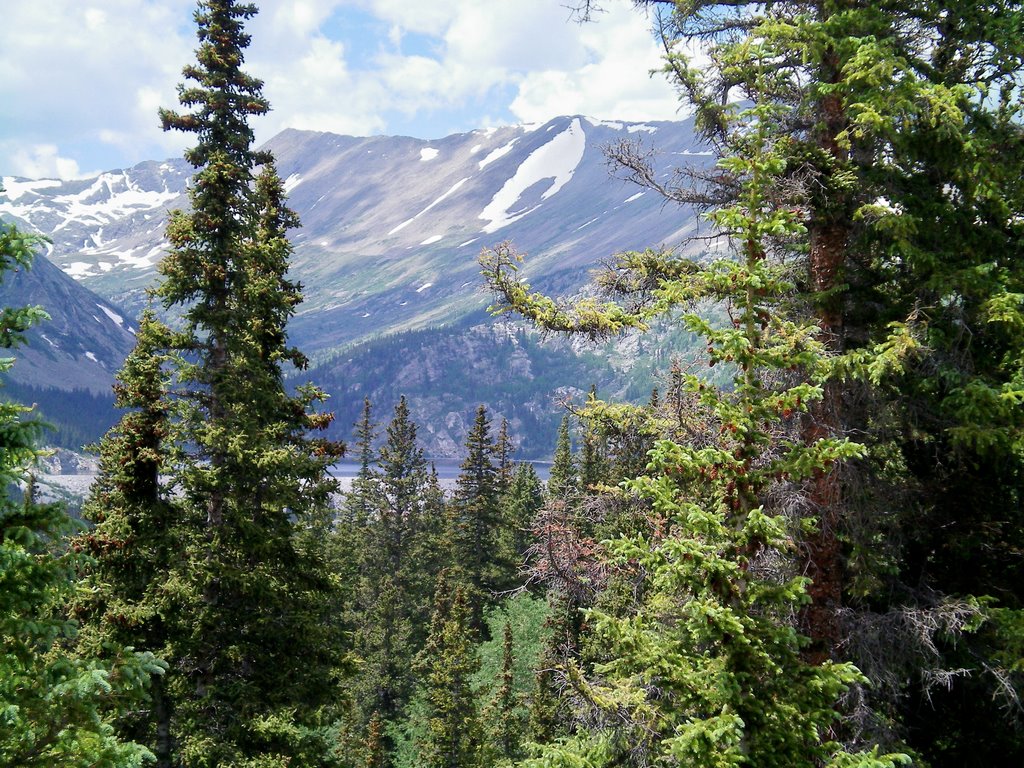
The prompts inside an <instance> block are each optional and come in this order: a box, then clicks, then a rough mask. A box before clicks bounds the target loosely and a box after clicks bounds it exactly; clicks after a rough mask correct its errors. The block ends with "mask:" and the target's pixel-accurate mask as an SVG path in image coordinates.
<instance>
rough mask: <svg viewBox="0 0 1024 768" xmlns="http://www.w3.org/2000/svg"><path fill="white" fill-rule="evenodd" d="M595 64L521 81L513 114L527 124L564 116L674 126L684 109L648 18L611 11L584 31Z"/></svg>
mask: <svg viewBox="0 0 1024 768" xmlns="http://www.w3.org/2000/svg"><path fill="white" fill-rule="evenodd" d="M580 42H581V44H582V45H583V46H584V48H586V50H587V51H588V52H589V53H590V54H591V60H590V61H589V62H588V63H586V64H585V65H583V66H581V67H577V68H574V69H569V68H564V69H554V68H547V69H538V70H535V71H531V72H529V73H527V74H526V76H525V77H524V78H523V79H522V80H521V81H520V83H519V89H518V94H517V96H516V98H515V99H514V100H513V102H512V104H511V105H510V107H509V108H510V109H511V111H512V112H513V113H514V114H515V115H516V117H518V118H519V119H521V120H523V121H525V122H540V121H543V120H547V119H549V118H551V117H553V116H555V115H560V114H585V115H591V116H593V117H599V118H611V119H619V120H672V119H675V118H677V117H678V116H679V115H678V108H679V103H678V101H677V99H676V97H675V94H674V93H673V91H672V88H671V86H670V85H669V84H668V83H667V82H666V81H665V79H664V77H663V76H662V75H661V74H660V73H656V74H655V75H654V76H653V77H651V76H649V75H648V73H650V72H651V71H652V70H657V69H660V68H661V65H662V60H661V50H660V49H659V47H658V46H657V44H656V43H655V42H654V41H653V40H652V37H651V33H650V24H649V22H648V20H647V19H646V18H644V17H643V16H642V15H641V14H638V13H636V12H634V11H632V10H630V9H629V8H627V7H625V6H622V5H618V6H614V7H609V8H608V10H607V13H605V14H601V15H600V16H598V17H597V21H595V22H593V23H590V24H586V25H584V26H583V28H582V29H581V30H580Z"/></svg>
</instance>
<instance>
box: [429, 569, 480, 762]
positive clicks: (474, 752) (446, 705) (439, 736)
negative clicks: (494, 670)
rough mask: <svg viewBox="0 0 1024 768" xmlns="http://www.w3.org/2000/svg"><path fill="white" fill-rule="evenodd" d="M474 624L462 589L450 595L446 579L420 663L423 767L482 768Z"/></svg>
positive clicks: (440, 587) (442, 581)
mask: <svg viewBox="0 0 1024 768" xmlns="http://www.w3.org/2000/svg"><path fill="white" fill-rule="evenodd" d="M471 621H472V616H471V611H470V606H469V601H468V600H467V599H466V592H465V590H464V588H463V586H462V585H461V584H456V585H455V587H454V589H449V586H448V583H447V581H446V580H445V579H444V578H443V577H442V578H441V579H440V580H439V581H438V586H437V593H436V595H435V598H434V611H433V614H432V615H431V619H430V634H429V635H428V637H427V644H426V646H425V647H424V649H423V653H422V654H421V657H420V665H421V668H422V670H423V683H422V685H423V691H424V702H425V704H426V715H427V720H426V729H425V731H426V732H425V734H424V737H423V741H422V742H421V743H420V745H419V747H420V763H419V764H420V765H422V766H425V768H474V767H475V766H478V765H480V738H481V733H480V721H479V716H478V707H477V702H476V695H475V692H474V691H473V689H472V679H473V675H474V673H475V672H476V670H477V667H478V665H479V662H478V660H477V657H476V648H475V645H476V643H475V639H476V633H475V631H474V630H473V627H472V624H471Z"/></svg>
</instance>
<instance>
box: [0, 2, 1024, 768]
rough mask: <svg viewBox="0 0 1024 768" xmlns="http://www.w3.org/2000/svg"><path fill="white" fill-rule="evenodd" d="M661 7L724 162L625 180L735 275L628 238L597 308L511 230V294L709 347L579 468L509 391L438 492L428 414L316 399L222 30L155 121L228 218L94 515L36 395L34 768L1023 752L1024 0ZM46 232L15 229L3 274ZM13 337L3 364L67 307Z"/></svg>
mask: <svg viewBox="0 0 1024 768" xmlns="http://www.w3.org/2000/svg"><path fill="white" fill-rule="evenodd" d="M553 1H554V0H553ZM633 4H634V5H635V6H637V7H638V8H637V10H638V11H644V10H647V11H653V12H654V15H653V18H655V19H656V20H657V22H658V25H659V26H658V32H659V33H660V36H661V39H662V40H663V43H664V52H665V56H664V71H663V72H661V73H657V74H656V75H655V76H657V77H667V78H669V79H670V81H671V82H672V83H673V84H674V86H675V87H676V89H677V92H678V96H679V99H680V103H681V106H682V107H685V109H687V110H689V111H691V112H693V113H694V114H695V115H696V119H697V126H698V129H699V132H700V136H701V138H702V140H703V141H704V142H706V143H707V145H708V146H710V147H712V148H713V150H714V153H715V157H716V162H715V163H714V164H713V165H710V166H702V167H700V168H690V169H688V168H682V169H680V170H679V171H678V173H676V174H675V175H674V176H671V177H668V178H666V177H664V176H662V175H660V174H655V173H654V172H653V170H652V166H651V162H650V158H649V157H648V156H647V155H645V154H644V153H643V152H640V151H638V150H637V148H636V147H635V146H634V145H630V144H626V143H624V144H621V145H617V146H611V147H608V149H607V152H608V156H609V160H610V162H612V163H614V164H615V165H616V167H617V168H618V169H619V173H620V175H625V176H626V177H628V178H629V179H630V180H631V181H632V182H633V183H635V184H636V185H638V186H639V187H640V188H642V189H645V190H647V191H649V192H652V193H656V194H659V195H661V196H663V197H664V198H665V201H666V206H667V208H666V211H667V213H668V215H671V212H672V211H673V210H674V209H675V208H676V207H683V208H689V209H696V210H697V211H699V212H700V215H701V218H702V222H703V223H702V226H701V230H700V234H701V237H703V238H705V240H706V241H707V243H708V244H709V245H710V244H711V243H712V241H714V242H715V243H717V244H718V246H719V247H716V248H711V247H708V248H706V249H703V250H701V249H698V250H697V251H694V250H693V249H692V248H691V249H690V250H688V251H687V253H698V255H696V256H689V255H688V256H684V255H682V254H681V251H680V250H679V249H678V248H660V247H657V245H656V244H653V243H652V244H651V247H650V248H649V249H648V250H643V251H635V252H625V253H617V254H600V256H601V257H604V259H605V260H604V261H603V262H601V263H595V264H594V267H595V271H594V273H593V283H594V284H593V287H592V289H590V290H588V291H585V292H584V293H583V294H580V295H578V296H576V297H574V298H560V297H549V296H546V295H544V294H543V293H541V292H538V291H535V290H534V289H532V288H531V287H530V284H529V282H528V281H529V273H530V260H531V256H530V255H529V254H524V253H521V252H520V251H519V250H518V249H517V247H516V244H515V243H514V242H508V241H506V242H500V243H491V244H490V245H489V246H488V247H486V248H484V249H483V250H482V252H481V253H480V255H479V268H480V272H481V278H480V284H481V286H482V287H485V288H486V289H489V291H490V293H491V297H492V298H491V307H490V311H491V313H492V314H494V315H504V316H506V317H513V318H516V319H517V320H518V321H519V322H521V323H523V324H524V325H525V324H532V325H533V326H535V327H537V328H539V329H542V330H543V331H544V332H546V333H550V334H554V335H559V336H568V337H579V338H580V339H582V340H605V339H609V338H611V337H615V336H618V335H620V334H643V333H645V331H647V330H648V329H649V328H650V327H652V324H655V323H663V324H664V323H669V324H672V325H674V326H676V327H678V328H680V329H684V330H685V331H686V332H688V333H691V334H694V335H695V336H696V337H698V338H699V339H700V346H699V350H700V355H699V356H698V359H697V360H696V361H694V360H689V361H682V360H678V361H676V362H675V363H672V364H668V365H666V368H665V370H664V371H661V372H660V375H659V381H660V382H661V383H660V384H659V386H658V387H657V388H656V389H655V390H654V391H652V392H651V393H650V396H649V398H646V400H645V401H638V402H636V403H625V402H615V401H611V400H604V399H602V397H601V393H600V392H599V391H597V390H596V389H593V388H592V389H591V390H590V394H589V396H587V397H585V398H578V399H577V400H576V401H573V402H570V403H568V404H567V406H566V408H565V416H564V418H563V420H562V422H561V428H560V430H559V433H558V440H557V444H556V445H553V446H551V448H550V454H551V455H552V456H553V463H552V466H551V472H550V477H549V478H547V479H546V480H542V479H541V477H539V476H538V474H537V472H536V471H535V468H534V466H533V465H532V464H531V463H528V462H522V461H517V458H516V446H515V441H514V439H513V436H512V435H511V434H510V432H509V426H508V424H507V423H506V422H503V421H502V420H501V419H499V418H496V417H495V416H494V415H493V414H491V413H489V412H488V410H487V409H486V408H485V407H484V406H480V408H479V409H478V410H477V412H476V418H475V421H474V422H473V425H472V428H471V429H470V430H469V432H468V436H467V438H466V441H465V446H464V457H465V458H464V460H463V462H462V464H461V469H460V470H459V474H458V479H457V481H456V482H455V484H454V486H451V487H444V486H443V485H442V483H441V482H440V480H439V478H438V474H437V472H436V470H435V469H434V467H433V466H432V464H431V463H430V462H429V461H428V459H427V457H426V456H425V455H424V451H423V448H422V447H421V444H420V442H419V441H418V439H417V430H418V425H417V424H416V423H414V421H413V419H412V418H411V416H410V409H409V404H408V402H407V400H406V398H404V397H403V398H401V399H399V400H398V402H388V403H383V402H370V400H368V399H367V400H363V401H362V410H361V415H360V417H359V419H358V421H357V423H356V424H355V425H354V426H353V430H352V433H351V434H352V438H351V439H350V440H349V441H347V444H346V445H342V444H341V443H339V442H337V441H335V440H333V439H332V438H329V437H327V436H326V433H325V429H326V428H327V426H328V425H329V424H330V423H331V421H332V419H333V416H332V413H331V410H330V406H329V404H328V403H327V402H326V399H327V393H325V392H324V391H323V390H321V389H320V388H318V386H317V385H316V382H312V383H304V384H302V385H301V386H293V385H292V384H291V383H290V382H292V381H294V379H295V377H296V376H298V373H299V372H301V371H303V370H305V369H306V367H307V365H308V360H307V358H306V357H305V356H304V354H303V352H302V351H301V350H299V349H296V348H294V347H293V346H291V345H290V343H289V338H288V334H287V324H288V321H289V318H291V317H292V316H293V315H294V314H295V312H296V310H297V307H298V305H299V304H300V302H301V301H302V294H301V287H300V286H299V285H298V284H297V283H296V282H295V281H294V280H293V279H292V278H290V276H289V273H288V270H289V258H290V255H291V253H292V245H291V242H290V237H294V234H295V233H296V232H297V231H298V228H299V227H300V222H299V220H298V217H297V215H296V214H295V213H294V212H293V211H292V210H290V209H289V207H288V202H287V199H286V194H285V185H284V183H283V182H282V180H281V178H279V176H278V173H277V170H276V168H275V163H274V158H273V157H272V156H271V155H270V154H269V153H267V152H263V151H259V150H257V149H256V147H255V142H254V134H253V128H252V125H251V124H252V121H253V119H255V118H257V117H259V116H261V115H263V114H264V113H266V112H267V111H268V110H269V109H270V105H269V104H268V102H267V100H266V99H265V98H264V97H263V92H262V83H261V81H260V80H258V79H257V78H256V77H255V75H254V74H250V73H249V71H248V70H247V68H246V65H245V53H246V49H247V47H248V45H249V43H250V39H249V36H248V35H247V33H246V24H247V22H248V21H249V20H250V19H251V18H252V17H253V16H254V15H255V14H256V13H257V8H256V6H255V5H251V4H247V3H244V2H239V1H238V0H201V1H200V2H199V3H198V10H197V11H196V13H195V23H196V27H197V35H198V43H197V48H196V58H195V61H193V62H192V63H189V64H187V66H185V68H184V70H183V80H182V83H181V85H180V88H179V97H180V104H179V105H178V106H177V108H166V109H163V110H161V111H160V116H159V117H160V121H161V122H162V125H163V128H164V130H166V131H176V132H182V133H183V134H185V135H187V136H188V137H189V139H190V141H191V142H192V144H191V147H190V148H189V149H188V150H187V151H186V155H185V157H186V160H187V161H188V162H189V163H190V164H191V165H192V166H193V167H194V169H195V176H194V180H193V182H192V183H191V185H190V187H189V202H190V204H189V206H188V209H187V210H177V211H175V212H173V213H172V214H171V218H170V223H169V225H168V227H167V231H166V238H167V241H168V242H169V243H170V245H169V247H168V249H167V251H166V253H165V254H164V255H163V257H162V261H161V262H160V266H159V274H160V279H159V282H158V284H157V287H156V288H155V289H154V290H153V292H152V305H153V309H152V310H151V311H148V312H146V313H145V314H144V315H143V316H142V317H141V318H140V319H139V324H138V330H137V341H136V345H135V349H134V351H133V352H132V353H131V354H130V355H129V356H128V358H127V360H126V361H125V362H124V365H123V367H122V368H121V370H120V372H119V373H118V376H117V384H116V386H115V391H114V395H115V397H116V406H117V408H118V414H119V421H118V422H117V424H116V426H115V427H114V428H113V429H111V430H110V431H109V432H108V433H107V434H106V436H105V437H104V438H103V440H102V442H101V443H100V445H99V446H98V451H99V457H100V458H99V461H100V470H99V474H98V477H97V479H96V481H95V483H94V484H93V486H92V488H91V490H90V492H89V496H88V498H87V500H86V501H85V503H84V507H83V518H84V520H83V521H82V522H80V523H79V522H77V521H72V519H71V518H70V517H69V516H68V514H67V511H66V510H65V509H64V508H63V507H62V506H61V505H60V504H55V503H50V502H47V501H44V500H42V499H41V498H40V497H39V494H37V492H36V488H35V482H34V479H33V477H34V473H35V472H37V463H36V462H37V460H38V458H39V457H40V455H41V452H42V450H43V449H42V447H41V430H42V424H41V420H40V418H39V416H38V414H34V413H33V411H32V409H30V408H27V407H24V406H20V405H16V404H14V403H13V402H8V401H6V400H4V401H0V477H2V480H3V486H4V489H5V491H4V494H3V496H2V498H0V532H2V537H0V538H2V544H0V637H2V642H3V650H2V654H0V765H2V766H11V767H12V768H14V767H19V768H30V767H36V766H39V767H41V768H63V767H65V766H66V767H69V768H86V767H90V768H103V767H107V768H113V767H115V766H116V767H119V768H120V767H122V766H123V767H125V768H127V767H133V768H134V767H136V766H156V768H215V767H216V768H284V767H285V766H289V767H291V768H302V767H305V766H309V767H311V768H312V767H320V766H323V767H325V768H327V767H330V768H419V767H422V768H492V767H494V768H498V767H499V766H522V767H523V768H590V767H593V768H612V767H613V766H631V767H635V768H656V767H657V766H680V767H681V768H690V767H693V768H729V767H733V766H735V767H739V766H749V767H751V768H770V767H775V766H777V767H778V768H799V767H800V766H807V767H808V768H810V767H812V766H820V767H824V766H830V767H835V768H893V767H895V766H922V767H932V768H945V767H953V766H956V767H957V768H960V767H962V766H979V767H980V766H985V767H994V768H998V767H999V766H1008V767H1010V766H1021V765H1024V704H1022V701H1021V696H1022V695H1024V498H1022V495H1024V184H1022V182H1021V179H1022V178H1024V5H1022V4H1021V3H1018V2H1009V1H1006V2H1004V1H1003V0H995V1H994V2H990V3H953V4H945V5H940V4H935V3H912V2H908V0H893V2H888V3H877V2H861V1H859V0H823V1H816V2H777V3H768V4H765V3H755V2H742V1H740V2H736V1H729V2H702V1H701V0H634V3H633ZM598 5H599V4H598V3H597V2H594V1H592V0H588V1H586V2H582V1H581V2H576V3H575V12H576V14H577V15H578V16H579V20H580V21H581V22H582V23H587V19H588V17H589V16H591V15H592V14H596V13H598V12H599V11H600V10H601V9H600V8H599V7H598ZM698 49H699V51H700V53H699V54H695V53H694V51H695V50H698ZM44 245H45V243H44V242H43V241H42V240H41V238H39V237H37V236H34V235H31V234H28V233H26V232H24V231H21V230H19V229H18V228H16V227H15V226H14V225H11V224H7V223H2V224H0V258H2V262H0V270H3V271H4V272H5V273H10V272H11V271H12V270H15V269H19V268H26V267H28V266H29V265H30V262H31V261H32V259H33V257H35V258H37V259H39V258H42V256H41V252H42V249H43V247H44ZM2 311H3V314H2V319H0V345H2V346H3V347H5V348H7V349H9V350H11V351H10V352H7V353H6V354H5V355H4V358H3V359H2V360H0V375H2V374H3V373H4V372H6V371H7V370H9V369H10V367H11V366H12V365H15V366H16V365H17V359H16V358H17V355H18V352H17V347H18V346H19V345H20V344H21V343H22V342H23V341H24V338H23V337H24V333H25V331H26V330H27V329H28V328H30V327H31V326H33V325H34V324H36V323H38V322H40V321H42V320H44V319H45V317H46V312H45V311H46V307H32V306H29V307H7V308H3V310H2ZM168 316H174V317H176V318H180V321H175V322H169V321H167V320H166V318H167V317H168ZM300 379H301V377H300ZM301 380H303V381H304V380H305V379H301ZM579 386H580V388H581V389H582V390H584V391H585V390H586V389H587V388H588V387H589V386H590V382H582V381H581V382H579ZM360 399H362V398H360ZM346 407H349V409H350V410H351V404H348V405H347V406H346ZM342 456H345V458H346V460H347V461H350V462H355V463H356V464H358V468H359V469H358V474H357V476H356V478H355V479H354V481H353V482H352V485H351V487H350V488H349V489H348V490H346V491H345V492H341V491H340V489H339V487H338V484H337V481H336V480H335V478H334V477H333V476H332V474H331V472H330V469H331V467H332V465H334V464H335V463H336V462H337V461H338V460H339V459H340V458H341V457H342Z"/></svg>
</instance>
